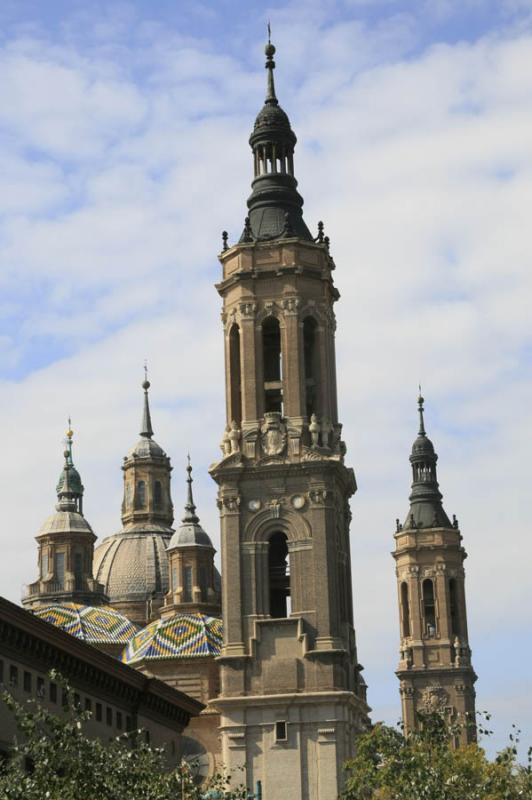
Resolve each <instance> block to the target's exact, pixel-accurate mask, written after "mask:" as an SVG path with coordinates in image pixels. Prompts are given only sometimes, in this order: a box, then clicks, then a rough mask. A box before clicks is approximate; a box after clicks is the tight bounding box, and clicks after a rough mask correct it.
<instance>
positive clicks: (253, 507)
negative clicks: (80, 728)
mask: <svg viewBox="0 0 532 800" xmlns="http://www.w3.org/2000/svg"><path fill="white" fill-rule="evenodd" d="M261 505H262V503H261V502H260V500H250V501H249V503H248V508H249V510H250V511H258V510H259V508H260V507H261Z"/></svg>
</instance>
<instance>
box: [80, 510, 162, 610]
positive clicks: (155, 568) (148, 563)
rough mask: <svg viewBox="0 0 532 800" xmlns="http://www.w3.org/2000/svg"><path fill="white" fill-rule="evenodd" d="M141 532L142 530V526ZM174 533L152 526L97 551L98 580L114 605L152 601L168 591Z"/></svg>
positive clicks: (109, 539)
mask: <svg viewBox="0 0 532 800" xmlns="http://www.w3.org/2000/svg"><path fill="white" fill-rule="evenodd" d="M139 528H140V526H139ZM171 535H172V530H171V529H170V528H166V527H164V526H162V525H161V526H160V527H158V526H156V525H153V524H151V525H150V529H149V530H146V527H142V529H141V530H140V529H139V531H138V532H137V531H136V530H135V528H134V526H132V528H129V529H128V530H127V531H122V532H121V533H116V534H114V536H108V537H107V538H106V539H104V540H103V542H102V543H101V544H100V545H99V546H98V547H97V548H96V550H95V551H94V577H95V578H96V580H97V581H99V582H100V583H103V585H104V587H105V594H106V595H107V596H108V597H109V600H110V602H111V603H113V602H115V601H127V600H132V601H135V600H140V601H142V600H145V601H147V600H149V599H150V598H152V597H153V596H154V595H162V594H165V593H166V592H167V591H168V558H167V555H166V548H167V546H168V542H169V541H170V537H171Z"/></svg>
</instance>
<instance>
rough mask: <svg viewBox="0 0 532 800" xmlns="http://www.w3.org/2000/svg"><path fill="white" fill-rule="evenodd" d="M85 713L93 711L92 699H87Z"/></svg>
mask: <svg viewBox="0 0 532 800" xmlns="http://www.w3.org/2000/svg"><path fill="white" fill-rule="evenodd" d="M85 711H92V700H91V699H90V697H86V698H85Z"/></svg>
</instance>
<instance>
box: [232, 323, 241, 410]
mask: <svg viewBox="0 0 532 800" xmlns="http://www.w3.org/2000/svg"><path fill="white" fill-rule="evenodd" d="M229 379H230V382H231V385H230V387H229V399H230V403H231V416H230V421H232V420H234V421H235V422H236V423H237V425H240V423H241V422H242V368H241V363H240V328H239V327H238V325H237V324H236V323H235V324H234V325H232V326H231V330H230V332H229Z"/></svg>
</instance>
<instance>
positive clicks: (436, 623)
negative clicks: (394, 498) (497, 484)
mask: <svg viewBox="0 0 532 800" xmlns="http://www.w3.org/2000/svg"><path fill="white" fill-rule="evenodd" d="M423 403H424V400H423V398H422V397H421V395H420V396H419V398H418V406H419V433H418V437H417V439H416V440H415V442H414V445H413V447H412V454H411V456H410V463H411V464H412V473H413V482H412V492H411V494H410V510H409V512H408V515H407V518H406V521H405V523H404V525H401V524H400V523H399V520H397V531H396V533H395V542H396V549H395V552H394V554H393V556H394V558H395V561H396V565H397V568H396V575H397V585H398V593H399V616H400V629H401V652H400V660H399V666H398V669H397V673H396V674H397V677H398V678H399V681H400V692H401V702H402V710H403V722H404V724H405V729H406V731H408V730H413V729H414V728H415V727H416V724H417V715H418V713H419V712H423V711H425V712H426V711H431V710H433V711H434V710H445V711H447V712H448V714H449V718H450V719H452V720H454V721H459V722H469V723H471V724H469V725H465V726H464V728H463V732H462V734H461V736H460V739H461V741H462V742H468V741H472V740H473V739H474V737H475V729H474V720H475V690H474V683H475V681H476V675H475V672H474V670H473V667H472V666H471V650H470V649H469V643H468V635H467V614H466V601H465V587H464V567H463V564H464V560H465V558H466V556H467V554H466V552H465V550H464V548H463V547H462V536H461V534H460V530H459V528H458V522H457V520H456V517H454V516H453V521H452V522H451V521H450V520H449V518H448V516H447V514H446V513H445V511H444V509H443V506H442V502H441V501H442V495H441V493H440V491H439V488H438V480H437V476H436V462H437V460H438V456H437V455H436V453H435V451H434V446H433V444H432V442H431V441H430V439H429V438H428V437H427V434H426V431H425V424H424V419H423Z"/></svg>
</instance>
